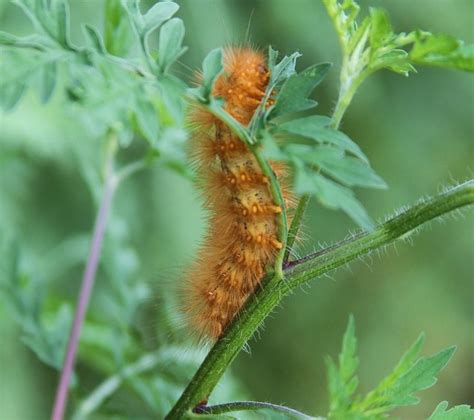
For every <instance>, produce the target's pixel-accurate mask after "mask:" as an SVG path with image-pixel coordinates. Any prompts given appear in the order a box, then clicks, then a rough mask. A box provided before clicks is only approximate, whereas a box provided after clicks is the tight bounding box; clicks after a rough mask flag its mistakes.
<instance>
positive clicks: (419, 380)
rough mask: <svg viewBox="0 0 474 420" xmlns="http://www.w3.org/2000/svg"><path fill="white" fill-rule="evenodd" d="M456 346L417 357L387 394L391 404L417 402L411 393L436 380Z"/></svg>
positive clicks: (429, 385) (431, 384)
mask: <svg viewBox="0 0 474 420" xmlns="http://www.w3.org/2000/svg"><path fill="white" fill-rule="evenodd" d="M455 351H456V347H454V346H453V347H449V348H447V349H445V350H442V351H440V352H439V353H437V354H435V355H434V356H431V357H427V358H421V359H419V360H418V361H417V362H416V363H415V364H414V365H413V366H412V367H411V368H410V369H409V370H408V371H407V372H406V373H405V374H404V375H403V376H401V377H400V378H399V379H398V380H397V382H396V383H395V385H394V387H393V389H391V390H390V391H389V392H387V394H388V396H389V397H388V398H389V400H390V403H391V405H395V406H403V405H413V404H417V403H418V402H419V401H420V399H419V398H418V397H415V396H414V395H413V394H414V393H415V392H418V391H422V390H424V389H427V388H430V387H431V386H433V385H434V384H435V383H436V382H437V378H436V377H437V375H438V374H439V372H440V371H441V370H442V369H443V368H444V367H445V366H446V365H447V363H448V362H449V360H450V359H451V357H452V356H453V354H454V352H455Z"/></svg>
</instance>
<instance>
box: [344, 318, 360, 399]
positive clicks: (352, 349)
mask: <svg viewBox="0 0 474 420" xmlns="http://www.w3.org/2000/svg"><path fill="white" fill-rule="evenodd" d="M358 366H359V359H358V357H357V339H356V336H355V322H354V316H353V315H350V317H349V322H348V324H347V328H346V331H345V333H344V337H343V339H342V351H341V353H340V354H339V373H340V375H341V378H342V380H343V381H344V382H345V383H347V382H349V381H351V380H352V377H353V376H354V375H355V373H356V371H357V367H358ZM353 392H354V391H351V394H352V393H353Z"/></svg>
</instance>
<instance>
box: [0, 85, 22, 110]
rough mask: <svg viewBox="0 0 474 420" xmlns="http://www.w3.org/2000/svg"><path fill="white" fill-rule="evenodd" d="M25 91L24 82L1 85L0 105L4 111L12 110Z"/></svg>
mask: <svg viewBox="0 0 474 420" xmlns="http://www.w3.org/2000/svg"><path fill="white" fill-rule="evenodd" d="M24 92H25V85H24V84H23V83H17V84H11V85H8V84H5V85H1V86H0V105H1V107H2V109H3V110H4V111H11V110H12V109H13V108H14V107H15V106H16V104H17V103H18V102H19V101H20V99H21V98H22V96H23V94H24Z"/></svg>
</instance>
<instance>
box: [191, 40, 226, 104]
mask: <svg viewBox="0 0 474 420" xmlns="http://www.w3.org/2000/svg"><path fill="white" fill-rule="evenodd" d="M222 71H223V67H222V49H221V48H216V49H214V50H212V51H211V52H209V54H207V55H206V58H204V61H203V62H202V85H201V86H200V87H199V88H198V89H197V90H196V93H197V94H198V95H199V96H200V97H201V99H202V100H204V101H208V100H209V96H210V95H211V92H212V87H213V86H214V82H215V81H216V79H217V77H218V76H219V75H220V74H221V73H222Z"/></svg>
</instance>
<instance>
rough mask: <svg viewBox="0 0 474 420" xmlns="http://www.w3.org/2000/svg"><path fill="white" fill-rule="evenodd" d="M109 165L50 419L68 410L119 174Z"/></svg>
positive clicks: (57, 418)
mask: <svg viewBox="0 0 474 420" xmlns="http://www.w3.org/2000/svg"><path fill="white" fill-rule="evenodd" d="M109 169H110V170H108V171H107V175H106V179H105V185H104V191H103V195H102V201H101V203H100V208H99V212H98V214H97V219H96V221H95V225H94V234H93V237H92V244H91V248H90V253H89V258H88V259H87V265H86V268H85V271H84V275H83V277H82V284H81V292H80V295H79V299H78V301H77V308H76V314H75V316H74V322H73V324H72V330H71V334H70V336H69V342H68V346H67V352H66V358H65V360H64V365H63V368H62V371H61V379H60V381H59V385H58V388H57V391H56V398H55V401H54V408H53V413H52V416H51V420H62V419H63V418H64V411H65V410H66V405H67V397H68V390H69V384H70V383H71V377H72V374H73V370H74V361H75V358H76V353H77V347H78V343H79V336H80V333H81V326H82V323H83V321H84V317H85V314H86V310H87V306H88V304H89V300H90V296H91V291H92V287H93V286H94V279H95V274H96V272H97V265H98V263H99V257H100V250H101V248H102V242H103V239H104V233H105V227H106V224H107V217H108V215H109V210H110V205H111V203H112V197H113V195H114V191H115V188H116V185H117V182H116V178H115V176H114V174H113V173H112V170H111V168H110V166H109Z"/></svg>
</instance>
